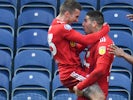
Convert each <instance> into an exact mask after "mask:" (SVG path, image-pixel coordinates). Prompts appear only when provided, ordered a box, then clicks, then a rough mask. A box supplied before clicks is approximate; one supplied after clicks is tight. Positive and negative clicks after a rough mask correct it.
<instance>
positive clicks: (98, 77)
mask: <svg viewBox="0 0 133 100" xmlns="http://www.w3.org/2000/svg"><path fill="white" fill-rule="evenodd" d="M111 44H113V41H112V40H111V39H110V37H109V36H108V35H106V36H104V37H103V38H101V39H100V41H99V42H97V43H96V44H94V45H93V46H91V48H89V50H88V51H87V52H86V55H85V61H84V65H85V67H86V71H87V72H89V73H90V74H89V77H88V78H87V79H86V80H84V81H83V82H80V83H79V84H78V89H80V90H82V89H83V88H86V87H88V86H89V85H91V84H94V83H95V82H97V83H98V84H99V86H100V87H101V89H102V90H103V92H104V93H105V96H107V94H108V81H109V75H110V70H111V64H112V62H113V59H114V55H112V54H109V53H108V51H107V47H108V45H111Z"/></svg>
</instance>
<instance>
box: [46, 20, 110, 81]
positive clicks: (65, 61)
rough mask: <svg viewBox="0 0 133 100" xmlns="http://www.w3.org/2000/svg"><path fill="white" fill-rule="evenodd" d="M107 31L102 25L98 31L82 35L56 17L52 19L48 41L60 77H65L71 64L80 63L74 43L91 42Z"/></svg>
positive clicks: (88, 43)
mask: <svg viewBox="0 0 133 100" xmlns="http://www.w3.org/2000/svg"><path fill="white" fill-rule="evenodd" d="M108 31H109V29H108V27H107V26H104V28H102V30H101V31H99V32H96V33H94V34H89V35H82V34H80V33H79V32H77V31H75V30H74V29H73V28H72V27H71V26H70V25H68V24H66V23H65V22H62V21H60V20H58V19H54V20H53V22H52V24H51V26H50V28H49V31H48V43H49V46H50V48H51V50H52V54H53V56H54V59H55V60H56V62H57V63H58V67H59V73H60V76H61V78H62V79H63V78H64V79H66V78H67V77H68V75H69V74H70V73H71V72H72V71H73V69H72V66H73V67H75V66H80V65H81V63H80V58H79V51H78V49H77V48H76V43H79V44H82V45H90V44H93V43H94V42H96V41H98V40H99V39H100V38H101V37H102V36H104V35H105V34H106V33H108ZM69 66H71V67H69Z"/></svg>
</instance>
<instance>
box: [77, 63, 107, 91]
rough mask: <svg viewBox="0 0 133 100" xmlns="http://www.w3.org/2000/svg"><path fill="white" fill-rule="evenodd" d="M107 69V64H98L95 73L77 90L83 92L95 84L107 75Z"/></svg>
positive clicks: (81, 83)
mask: <svg viewBox="0 0 133 100" xmlns="http://www.w3.org/2000/svg"><path fill="white" fill-rule="evenodd" d="M107 68H108V65H107V64H103V63H98V64H97V65H96V68H95V69H94V71H92V72H91V73H90V74H89V77H88V78H86V79H85V80H84V81H82V82H80V83H79V84H77V88H78V89H79V90H83V89H84V88H86V87H88V86H90V85H92V84H94V83H95V82H97V80H98V79H99V78H100V77H101V76H103V75H104V74H105V72H107Z"/></svg>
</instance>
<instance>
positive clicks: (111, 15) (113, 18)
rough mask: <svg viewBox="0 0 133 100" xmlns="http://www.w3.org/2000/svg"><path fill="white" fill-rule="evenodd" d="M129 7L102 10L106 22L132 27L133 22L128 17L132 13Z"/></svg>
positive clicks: (111, 24)
mask: <svg viewBox="0 0 133 100" xmlns="http://www.w3.org/2000/svg"><path fill="white" fill-rule="evenodd" d="M131 11H132V10H131V9H129V8H121V9H119V8H117V9H113V8H112V9H109V10H104V11H102V13H103V16H104V19H105V22H107V23H109V24H110V26H111V27H121V28H125V27H126V28H130V29H131V28H132V27H133V24H132V22H131V21H130V20H129V19H128V18H127V17H126V15H127V14H130V13H131Z"/></svg>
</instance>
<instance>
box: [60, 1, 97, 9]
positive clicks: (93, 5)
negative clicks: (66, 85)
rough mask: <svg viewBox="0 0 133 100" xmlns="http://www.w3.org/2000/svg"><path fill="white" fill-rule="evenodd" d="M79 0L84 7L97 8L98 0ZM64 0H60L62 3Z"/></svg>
mask: <svg viewBox="0 0 133 100" xmlns="http://www.w3.org/2000/svg"><path fill="white" fill-rule="evenodd" d="M76 1H77V2H79V3H80V4H81V5H82V7H83V8H84V7H85V8H86V7H88V8H89V9H92V10H96V9H97V0H76ZM63 2H64V0H60V4H62V3H63Z"/></svg>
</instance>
